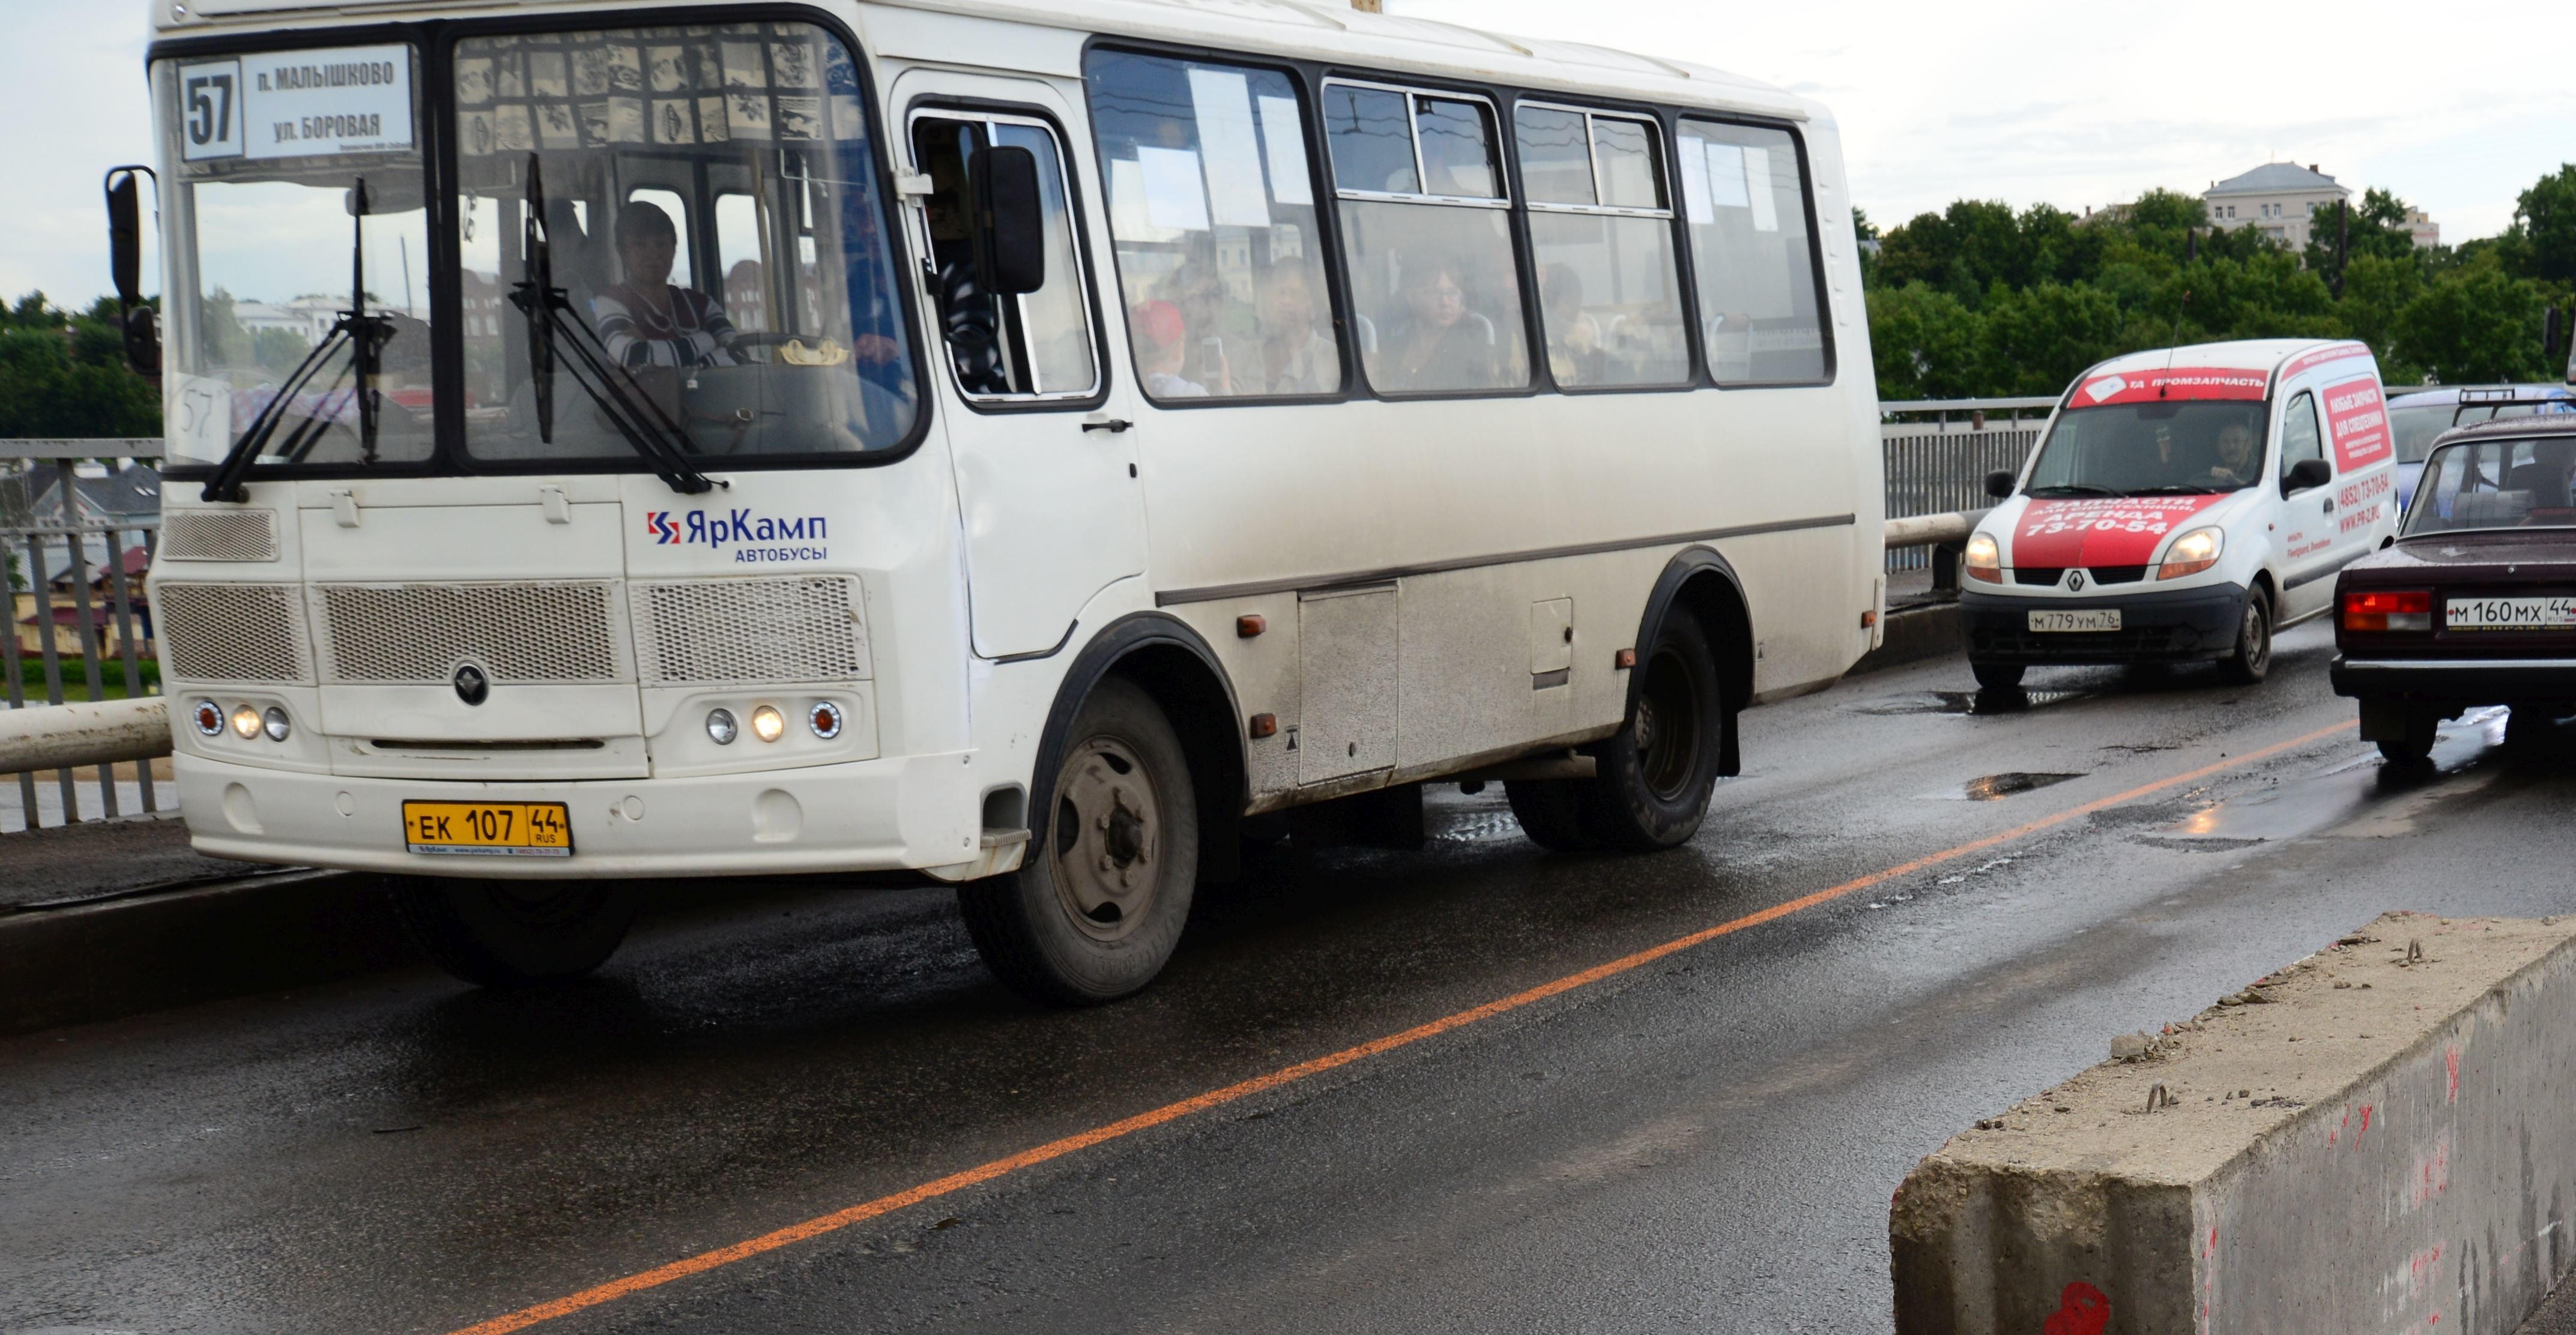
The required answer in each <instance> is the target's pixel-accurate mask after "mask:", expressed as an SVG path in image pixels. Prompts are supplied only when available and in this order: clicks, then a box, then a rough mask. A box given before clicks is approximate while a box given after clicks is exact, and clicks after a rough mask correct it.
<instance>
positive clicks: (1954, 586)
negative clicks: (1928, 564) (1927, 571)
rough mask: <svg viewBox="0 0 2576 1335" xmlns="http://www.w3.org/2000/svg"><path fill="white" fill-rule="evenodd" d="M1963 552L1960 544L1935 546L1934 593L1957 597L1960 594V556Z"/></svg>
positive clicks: (1933, 564) (1933, 549)
mask: <svg viewBox="0 0 2576 1335" xmlns="http://www.w3.org/2000/svg"><path fill="white" fill-rule="evenodd" d="M1963 550H1964V547H1963V546H1962V544H1959V543H1954V542H1943V543H1935V544H1933V547H1932V591H1933V592H1934V593H1947V594H1953V595H1955V594H1957V593H1958V592H1959V556H1960V554H1961V552H1962V551H1963Z"/></svg>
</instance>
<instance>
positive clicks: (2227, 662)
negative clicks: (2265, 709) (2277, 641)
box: [2218, 584, 2272, 686]
mask: <svg viewBox="0 0 2576 1335" xmlns="http://www.w3.org/2000/svg"><path fill="white" fill-rule="evenodd" d="M2271 670H2272V595H2270V594H2268V593H2265V592H2264V591H2263V587H2262V586H2261V585H2259V584H2258V585H2256V586H2254V587H2253V588H2251V589H2248V590H2246V591H2245V614H2244V615H2243V616H2241V617H2239V618H2237V621H2236V648H2235V650H2234V651H2233V652H2231V653H2229V654H2228V656H2227V657H2225V658H2222V659H2220V660H2219V662H2218V671H2219V675H2221V676H2223V677H2225V678H2227V679H2228V680H2229V681H2232V682H2234V683H2236V684H2237V685H2239V686H2252V685H2255V684H2256V683H2258V682H2260V681H2262V680H2263V675H2264V674H2265V673H2267V672H2270V671H2271Z"/></svg>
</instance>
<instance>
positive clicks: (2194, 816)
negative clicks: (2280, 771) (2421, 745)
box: [2156, 707, 2506, 845]
mask: <svg viewBox="0 0 2576 1335" xmlns="http://www.w3.org/2000/svg"><path fill="white" fill-rule="evenodd" d="M2505 716H2506V711H2505V710H2504V709H2503V708H2502V707H2496V708H2490V709H2480V710H2472V711H2470V712H2469V713H2467V714H2465V715H2462V716H2461V717H2460V718H2459V719H2457V720H2455V721H2453V722H2450V723H2445V724H2443V725H2442V731H2441V740H2440V741H2438V742H2436V743H2435V744H2434V747H2433V757H2432V764H2431V765H2429V766H2426V767H2424V768H2423V769H2422V770H2420V771H2414V772H2409V771H2408V770H2405V769H2400V768H2394V767H2391V766H2388V765H2385V764H2383V763H2381V761H2380V759H2379V755H2378V753H2377V752H2376V751H2374V750H2371V749H2369V748H2368V747H2367V746H2366V745H2365V746H2364V748H2363V750H2362V751H2361V752H2360V753H2359V754H2357V755H2352V756H2348V757H2346V758H2343V759H2339V760H2337V761H2335V762H2334V763H2332V764H2330V765H2328V766H2327V767H2326V768H2324V769H2322V770H2318V771H2315V772H2313V773H2310V774H2306V775H2302V776H2299V777H2297V778H2291V779H2285V780H2284V781H2282V782H2280V783H2278V784H2275V785H2273V786H2271V787H2269V788H2267V789H2265V790H2263V791H2261V792H2255V793H2249V794H2247V795H2245V796H2243V797H2236V798H2230V799H2228V800H2227V801H2224V802H2216V803H2212V804H2210V805H2208V806H2205V807H2202V808H2201V809H2199V810H2197V811H2194V812H2193V813H2191V814H2190V815H2189V816H2186V817H2184V818H2183V819H2182V820H2181V821H2178V822H2176V823H2175V824H2173V825H2169V826H2166V827H2165V828H2164V829H2162V830H2160V831H2157V832H2156V833H2157V834H2158V835H2161V836H2163V837H2164V838H2166V839H2174V840H2191V841H2207V842H2210V843H2213V844H2224V845H2243V844H2253V843H2260V842H2264V841H2267V840H2280V839H2295V838H2298V837H2300V836H2302V835H2308V834H2314V833H2317V832H2319V831H2324V832H2326V833H2328V834H2331V835H2336V836H2341V837H2349V838H2364V839H2368V838H2383V837H2386V836H2388V835H2394V834H2405V833H2407V832H2409V831H2411V830H2413V829H2414V828H2415V821H2416V818H2417V817H2418V816H2420V815H2422V814H2423V812H2424V811H2425V810H2426V809H2427V808H2430V807H2431V806H2433V805H2434V804H2435V803H2438V802H2440V801H2443V800H2444V799H2447V798H2451V797H2456V796H2459V795H2460V794H2462V793H2467V792H2473V791H2475V790H2477V789H2480V788H2483V787H2485V786H2487V785H2488V784H2490V783H2493V782H2494V781H2495V780H2496V779H2498V778H2500V777H2502V775H2503V773H2504V769H2503V767H2502V766H2500V765H2495V764H2481V763H2480V762H2481V761H2487V760H2490V759H2491V758H2492V753H2493V751H2494V750H2495V748H2497V747H2500V746H2501V745H2503V742H2504V725H2505Z"/></svg>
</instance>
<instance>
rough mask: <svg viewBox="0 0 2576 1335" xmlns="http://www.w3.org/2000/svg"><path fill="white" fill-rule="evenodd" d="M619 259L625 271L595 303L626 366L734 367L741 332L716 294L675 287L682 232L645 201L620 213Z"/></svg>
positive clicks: (602, 335)
mask: <svg viewBox="0 0 2576 1335" xmlns="http://www.w3.org/2000/svg"><path fill="white" fill-rule="evenodd" d="M615 238H616V242H617V260H618V263H619V264H620V265H622V266H623V268H624V273H625V276H624V278H622V279H621V280H620V281H619V282H618V283H617V284H616V285H615V286H613V287H610V288H609V289H608V290H607V291H605V292H602V293H600V294H599V296H598V297H596V298H595V299H593V300H592V301H591V303H590V309H591V313H592V314H593V315H596V316H598V317H599V341H600V342H601V343H602V344H604V345H606V347H607V349H608V355H609V357H610V358H612V359H614V360H615V361H616V362H617V364H618V365H620V366H625V367H630V368H631V367H644V366H672V367H679V366H733V365H736V364H737V363H736V362H735V359H734V355H733V352H732V348H733V345H734V341H735V338H736V337H737V336H736V333H735V331H734V327H733V321H731V320H728V319H726V318H725V313H724V307H722V306H719V305H717V304H716V299H715V298H713V297H710V296H708V295H707V294H706V293H704V292H700V291H698V290H696V289H695V288H686V287H674V286H672V285H671V263H672V261H673V260H674V259H675V258H677V256H678V254H679V249H680V230H679V229H678V228H677V227H674V226H672V225H671V215H669V214H667V213H664V212H663V211H662V210H661V209H660V208H658V207H656V206H654V205H652V204H647V203H643V202H641V201H629V202H628V203H627V205H626V207H625V208H622V209H619V210H618V211H617V225H616V229H615Z"/></svg>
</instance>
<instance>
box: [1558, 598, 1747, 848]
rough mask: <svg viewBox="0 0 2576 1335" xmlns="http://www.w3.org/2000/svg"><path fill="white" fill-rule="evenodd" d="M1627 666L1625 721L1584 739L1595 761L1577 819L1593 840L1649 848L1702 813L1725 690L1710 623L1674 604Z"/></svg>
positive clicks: (1674, 841)
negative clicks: (1629, 692)
mask: <svg viewBox="0 0 2576 1335" xmlns="http://www.w3.org/2000/svg"><path fill="white" fill-rule="evenodd" d="M1634 670H1635V672H1636V673H1637V682H1636V693H1635V700H1634V703H1632V704H1631V705H1630V706H1629V711H1628V718H1627V721H1626V722H1624V723H1622V724H1621V725H1620V727H1619V731H1618V732H1616V733H1614V734H1612V736H1611V737H1610V739H1609V740H1608V741H1605V742H1600V743H1598V744H1596V745H1594V746H1592V747H1591V748H1589V750H1590V752H1591V755H1592V757H1593V763H1594V765H1595V766H1596V767H1597V769H1596V772H1595V774H1594V775H1593V777H1592V780H1591V782H1590V783H1589V784H1588V785H1586V787H1587V789H1588V791H1587V792H1586V793H1585V796H1586V797H1587V798H1588V799H1589V800H1588V801H1586V802H1585V803H1584V807H1585V810H1584V811H1583V813H1582V822H1581V823H1582V825H1583V828H1584V829H1585V830H1586V831H1587V832H1588V833H1589V835H1590V836H1591V838H1592V840H1593V841H1594V842H1595V846H1597V847H1601V848H1613V849H1620V850H1623V851H1626V852H1632V853H1648V852H1653V851H1654V850H1656V849H1661V848H1672V847H1675V846H1677V845H1679V844H1682V843H1684V842H1687V841H1688V840H1689V839H1690V837H1691V836H1692V835H1694V834H1697V833H1699V825H1700V821H1701V820H1702V819H1704V818H1705V817H1706V816H1707V815H1708V802H1709V797H1710V795H1711V794H1713V793H1714V792H1715V791H1716V789H1717V772H1718V766H1719V764H1720V762H1721V760H1722V756H1721V752H1722V751H1723V749H1724V747H1725V726H1726V693H1725V691H1724V689H1723V688H1722V687H1721V686H1720V684H1719V681H1718V675H1717V654H1716V652H1715V651H1714V650H1712V649H1711V648H1710V647H1709V643H1708V632H1706V631H1704V630H1702V629H1701V628H1700V624H1699V622H1698V621H1697V620H1695V619H1693V618H1692V617H1690V616H1688V615H1686V614H1682V613H1679V612H1676V613H1675V614H1673V615H1671V616H1667V617H1666V618H1664V622H1663V625H1662V626H1661V627H1659V628H1658V629H1657V630H1656V632H1655V639H1654V643H1653V644H1652V645H1650V646H1649V647H1648V648H1647V650H1646V652H1645V653H1643V654H1640V655H1639V656H1638V658H1637V666H1636V668H1635V669H1634Z"/></svg>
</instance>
